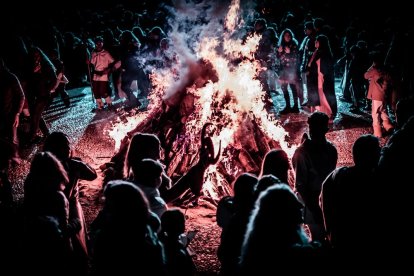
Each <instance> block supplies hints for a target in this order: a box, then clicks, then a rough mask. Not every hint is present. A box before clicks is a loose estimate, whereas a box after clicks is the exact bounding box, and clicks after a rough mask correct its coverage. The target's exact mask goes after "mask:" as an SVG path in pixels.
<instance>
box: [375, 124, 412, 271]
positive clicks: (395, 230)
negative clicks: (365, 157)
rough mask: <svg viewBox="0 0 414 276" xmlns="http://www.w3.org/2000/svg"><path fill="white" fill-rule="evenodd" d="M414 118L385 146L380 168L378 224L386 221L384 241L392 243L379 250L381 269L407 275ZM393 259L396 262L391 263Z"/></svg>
mask: <svg viewBox="0 0 414 276" xmlns="http://www.w3.org/2000/svg"><path fill="white" fill-rule="evenodd" d="M413 138H414V116H411V117H410V119H408V121H407V122H406V123H405V124H404V125H403V126H402V127H401V128H400V129H399V130H397V131H396V132H395V133H394V134H393V135H392V136H391V137H390V138H389V140H388V141H387V143H386V144H385V145H384V146H383V148H382V151H381V157H380V161H379V166H378V179H379V183H378V189H377V191H376V194H374V195H375V196H376V198H378V205H377V206H378V213H379V214H378V220H381V221H384V222H386V223H383V224H382V226H383V227H381V229H378V230H379V231H380V235H379V236H380V238H383V237H384V236H385V237H387V239H388V240H389V241H388V242H387V243H385V244H384V242H382V243H381V244H382V246H378V249H379V250H378V251H379V254H378V255H377V256H379V257H380V259H379V260H381V261H382V263H381V265H389V266H390V267H389V268H391V269H394V270H395V271H398V272H399V273H403V271H406V269H407V268H409V267H410V266H411V262H410V259H409V257H408V255H406V248H412V247H413V245H414V244H413V241H412V240H411V239H409V238H408V237H407V235H404V234H403V233H404V231H406V230H407V229H408V227H409V226H408V225H407V219H408V220H409V218H411V216H412V213H413V205H412V197H411V195H412V193H411V183H412V175H413V162H412V157H413V156H414V144H413V142H412V141H413ZM390 258H392V260H393V261H392V262H390V261H389V260H390Z"/></svg>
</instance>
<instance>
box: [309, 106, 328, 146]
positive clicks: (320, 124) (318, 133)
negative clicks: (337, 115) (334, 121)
mask: <svg viewBox="0 0 414 276" xmlns="http://www.w3.org/2000/svg"><path fill="white" fill-rule="evenodd" d="M328 125H329V117H328V115H326V114H325V113H323V112H319V111H316V112H314V113H312V114H311V115H310V116H309V118H308V126H309V135H310V138H311V139H316V140H320V139H325V134H326V133H327V132H328V130H329V127H328Z"/></svg>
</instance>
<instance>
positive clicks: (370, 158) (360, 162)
mask: <svg viewBox="0 0 414 276" xmlns="http://www.w3.org/2000/svg"><path fill="white" fill-rule="evenodd" d="M380 154H381V146H380V143H379V140H378V138H377V137H375V136H374V135H371V134H365V135H361V136H360V137H359V138H358V139H357V140H356V141H355V143H354V145H353V146H352V155H353V158H354V163H355V166H358V167H364V168H367V169H373V168H375V167H377V166H378V161H379V159H380Z"/></svg>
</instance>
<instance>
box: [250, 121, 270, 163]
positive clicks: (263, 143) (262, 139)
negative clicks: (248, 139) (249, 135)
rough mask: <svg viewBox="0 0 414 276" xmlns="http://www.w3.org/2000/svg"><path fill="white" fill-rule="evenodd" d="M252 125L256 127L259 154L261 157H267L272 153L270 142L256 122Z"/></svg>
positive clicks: (255, 133)
mask: <svg viewBox="0 0 414 276" xmlns="http://www.w3.org/2000/svg"><path fill="white" fill-rule="evenodd" d="M252 124H253V126H254V130H255V131H254V138H255V141H256V144H257V147H258V148H259V152H260V153H261V154H260V156H264V155H266V153H267V152H269V151H270V146H269V143H268V140H267V138H266V136H265V134H264V133H263V131H262V130H261V129H260V128H259V126H258V125H257V122H256V120H252Z"/></svg>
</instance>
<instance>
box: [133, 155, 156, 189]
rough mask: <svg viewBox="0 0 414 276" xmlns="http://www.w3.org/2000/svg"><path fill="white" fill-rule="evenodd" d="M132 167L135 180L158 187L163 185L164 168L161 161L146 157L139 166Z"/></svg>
mask: <svg viewBox="0 0 414 276" xmlns="http://www.w3.org/2000/svg"><path fill="white" fill-rule="evenodd" d="M131 168H132V172H133V174H134V180H135V181H137V182H138V183H140V184H142V185H145V186H149V187H154V188H158V187H159V186H160V185H161V182H162V173H163V172H164V168H163V166H162V164H161V163H160V162H158V161H156V160H153V159H149V158H145V159H143V160H141V161H140V162H139V163H138V164H137V166H132V167H131Z"/></svg>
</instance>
